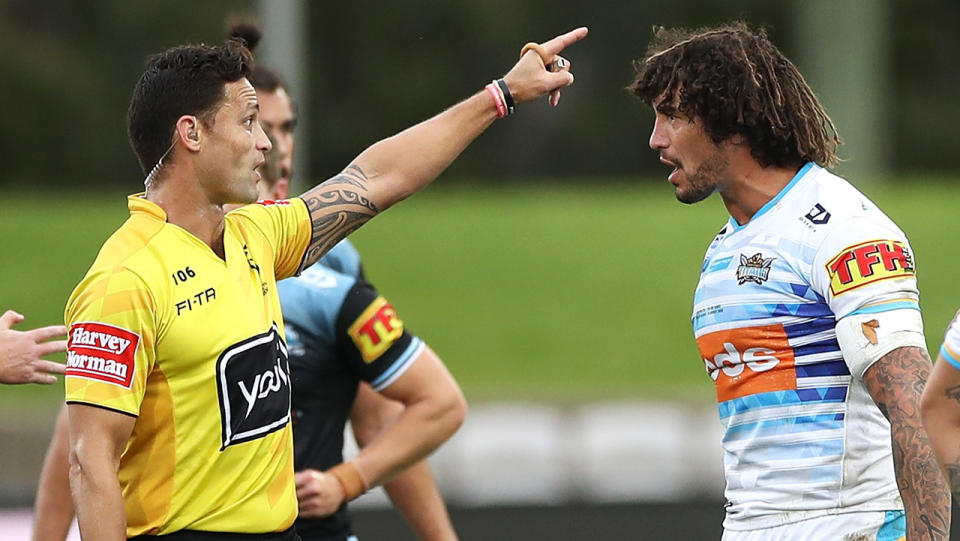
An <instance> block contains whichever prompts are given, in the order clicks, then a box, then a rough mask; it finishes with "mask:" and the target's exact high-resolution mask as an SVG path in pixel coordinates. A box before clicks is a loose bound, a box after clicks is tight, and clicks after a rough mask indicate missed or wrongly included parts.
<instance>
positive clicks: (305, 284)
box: [277, 262, 357, 309]
mask: <svg viewBox="0 0 960 541" xmlns="http://www.w3.org/2000/svg"><path fill="white" fill-rule="evenodd" d="M356 283H357V277H355V276H352V275H350V274H347V273H344V272H340V271H338V270H337V269H334V268H331V267H328V266H327V265H324V264H323V263H322V262H317V263H314V264H313V265H311V266H309V267H307V268H306V269H304V271H303V272H302V273H300V275H299V276H294V277H292V278H287V279H285V280H281V281H279V282H277V290H278V291H279V292H280V300H281V301H282V302H284V303H287V302H289V301H295V300H297V299H300V298H304V297H310V298H342V297H343V296H344V295H346V293H347V292H348V291H349V290H350V288H352V287H353V286H354V284H356ZM284 309H286V308H284Z"/></svg>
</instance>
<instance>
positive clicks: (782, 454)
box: [723, 437, 844, 484]
mask: <svg viewBox="0 0 960 541" xmlns="http://www.w3.org/2000/svg"><path fill="white" fill-rule="evenodd" d="M843 448H844V440H843V437H839V438H833V439H829V440H820V441H810V442H808V441H805V442H799V443H787V444H781V443H771V442H766V443H762V444H757V445H755V446H752V447H746V448H744V449H742V450H740V451H736V452H730V451H727V452H725V453H724V455H723V461H724V464H726V465H727V466H733V465H734V464H737V465H739V466H741V467H742V466H744V465H746V466H748V467H749V466H753V465H758V464H766V465H768V466H770V465H771V464H770V463H771V462H783V461H795V460H802V459H805V458H820V457H830V456H835V457H837V458H838V460H837V461H836V462H839V458H840V457H841V456H842V455H843ZM831 462H834V461H831ZM838 466H839V465H838ZM821 467H823V465H819V466H809V467H806V468H803V467H801V468H798V469H797V470H793V469H790V470H773V471H771V472H769V473H768V472H764V473H761V474H760V475H758V476H757V477H758V480H759V479H760V478H763V477H764V476H765V475H768V474H769V477H768V480H770V481H773V483H775V484H779V483H784V482H790V483H811V482H822V481H824V480H826V481H832V480H833V475H832V474H831V475H826V479H824V478H823V477H822V476H821V475H820V474H819V473H818V474H811V471H812V470H819V469H820V468H821ZM828 467H830V468H833V467H834V466H833V465H831V466H828ZM733 469H740V468H737V467H736V466H734V467H733ZM798 472H800V473H798ZM811 478H816V479H817V481H813V480H811ZM758 484H759V481H758Z"/></svg>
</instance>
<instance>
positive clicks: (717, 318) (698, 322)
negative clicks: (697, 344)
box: [693, 303, 833, 331]
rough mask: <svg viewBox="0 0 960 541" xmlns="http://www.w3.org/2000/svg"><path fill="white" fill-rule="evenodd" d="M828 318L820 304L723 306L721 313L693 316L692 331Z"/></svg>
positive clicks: (824, 308) (829, 314)
mask: <svg viewBox="0 0 960 541" xmlns="http://www.w3.org/2000/svg"><path fill="white" fill-rule="evenodd" d="M781 316H788V317H789V316H793V317H815V318H821V317H828V316H833V312H832V311H830V307H829V306H827V305H826V304H820V303H803V304H742V305H739V306H724V308H723V311H719V312H712V313H706V312H703V313H698V314H695V315H694V316H693V328H694V331H699V330H700V329H702V328H704V327H709V326H710V325H716V324H718V323H728V322H730V321H746V320H751V319H769V318H772V317H781Z"/></svg>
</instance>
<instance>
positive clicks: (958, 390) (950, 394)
mask: <svg viewBox="0 0 960 541" xmlns="http://www.w3.org/2000/svg"><path fill="white" fill-rule="evenodd" d="M944 395H945V396H946V397H947V398H949V399H950V400H954V401H956V402H957V403H958V404H960V385H957V386H956V387H950V388H949V389H947V390H946V392H945V393H944Z"/></svg>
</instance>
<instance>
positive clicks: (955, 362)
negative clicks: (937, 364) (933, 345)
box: [940, 346, 960, 370]
mask: <svg viewBox="0 0 960 541" xmlns="http://www.w3.org/2000/svg"><path fill="white" fill-rule="evenodd" d="M940 356H941V357H943V360H945V361H947V362H948V363H950V366H952V367H954V368H956V369H957V370H960V359H957V358H956V357H954V356H953V355H952V354H951V353H950V351H949V350H948V349H947V346H940Z"/></svg>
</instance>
